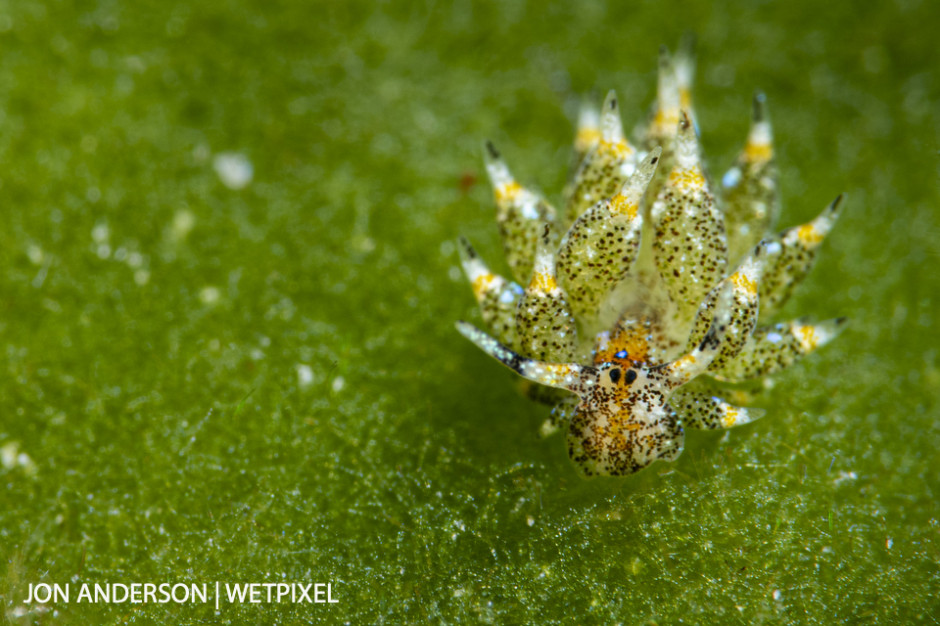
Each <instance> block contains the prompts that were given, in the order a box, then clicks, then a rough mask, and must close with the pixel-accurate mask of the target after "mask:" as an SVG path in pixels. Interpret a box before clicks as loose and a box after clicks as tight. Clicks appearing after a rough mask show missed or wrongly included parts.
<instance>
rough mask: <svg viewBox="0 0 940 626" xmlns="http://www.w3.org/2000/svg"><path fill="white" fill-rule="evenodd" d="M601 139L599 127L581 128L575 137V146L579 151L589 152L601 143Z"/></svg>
mask: <svg viewBox="0 0 940 626" xmlns="http://www.w3.org/2000/svg"><path fill="white" fill-rule="evenodd" d="M600 141H601V131H600V129H599V128H595V127H586V128H579V129H578V134H577V135H576V136H575V138H574V147H575V150H577V151H578V152H587V151H588V150H590V149H591V148H593V147H594V146H596V145H597V144H598V143H600Z"/></svg>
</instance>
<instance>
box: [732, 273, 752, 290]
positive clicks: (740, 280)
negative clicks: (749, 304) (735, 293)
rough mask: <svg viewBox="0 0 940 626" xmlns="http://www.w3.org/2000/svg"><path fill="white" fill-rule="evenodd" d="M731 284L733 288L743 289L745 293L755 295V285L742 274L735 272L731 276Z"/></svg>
mask: <svg viewBox="0 0 940 626" xmlns="http://www.w3.org/2000/svg"><path fill="white" fill-rule="evenodd" d="M731 282H732V283H734V286H735V287H738V288H739V289H743V290H744V291H746V292H747V293H750V294H754V293H757V283H756V282H755V281H753V280H751V278H750V277H749V276H747V274H745V273H744V272H735V273H734V274H732V275H731Z"/></svg>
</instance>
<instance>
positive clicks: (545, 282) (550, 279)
mask: <svg viewBox="0 0 940 626" xmlns="http://www.w3.org/2000/svg"><path fill="white" fill-rule="evenodd" d="M556 289H558V281H556V280H555V277H554V276H553V275H551V274H549V273H548V272H539V271H536V272H535V273H533V274H532V280H531V281H529V291H535V292H540V293H549V292H551V291H555V290H556Z"/></svg>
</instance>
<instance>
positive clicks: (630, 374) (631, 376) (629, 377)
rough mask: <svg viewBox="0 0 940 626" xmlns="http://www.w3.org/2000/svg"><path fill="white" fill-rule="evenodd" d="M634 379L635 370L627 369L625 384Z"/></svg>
mask: <svg viewBox="0 0 940 626" xmlns="http://www.w3.org/2000/svg"><path fill="white" fill-rule="evenodd" d="M635 380H636V372H635V371H633V370H627V384H628V385H629V384H630V383H632V382H633V381H635Z"/></svg>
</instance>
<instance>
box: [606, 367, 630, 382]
mask: <svg viewBox="0 0 940 626" xmlns="http://www.w3.org/2000/svg"><path fill="white" fill-rule="evenodd" d="M608 374H609V375H610V382H612V383H614V384H616V382H617V381H618V380H620V368H619V367H615V368H614V369H612V370H610V372H608ZM634 376H636V374H634Z"/></svg>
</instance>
